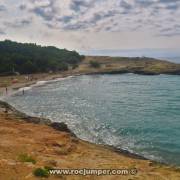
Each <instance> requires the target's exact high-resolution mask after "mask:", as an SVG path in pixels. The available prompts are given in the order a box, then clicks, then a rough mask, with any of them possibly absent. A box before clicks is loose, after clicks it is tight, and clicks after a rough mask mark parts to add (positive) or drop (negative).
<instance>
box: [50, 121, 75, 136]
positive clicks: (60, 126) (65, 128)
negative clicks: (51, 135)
mask: <svg viewBox="0 0 180 180" xmlns="http://www.w3.org/2000/svg"><path fill="white" fill-rule="evenodd" d="M50 126H51V127H52V128H54V129H56V130H58V131H63V132H67V133H70V134H71V135H73V136H76V135H75V134H74V133H73V132H72V131H71V130H70V129H69V128H68V126H67V125H66V124H65V123H63V122H60V123H59V122H52V123H51V124H50Z"/></svg>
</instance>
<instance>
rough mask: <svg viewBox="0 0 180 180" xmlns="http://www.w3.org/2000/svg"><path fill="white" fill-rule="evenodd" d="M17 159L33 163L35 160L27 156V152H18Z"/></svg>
mask: <svg viewBox="0 0 180 180" xmlns="http://www.w3.org/2000/svg"><path fill="white" fill-rule="evenodd" d="M18 159H19V160H20V161H21V162H31V163H33V164H36V160H35V159H33V157H31V156H29V155H28V154H20V155H19V157H18Z"/></svg>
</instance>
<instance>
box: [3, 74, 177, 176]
mask: <svg viewBox="0 0 180 180" xmlns="http://www.w3.org/2000/svg"><path fill="white" fill-rule="evenodd" d="M79 75H90V74H87V73H82V74H80V73H77V74H72V73H67V74H58V75H57V74H56V75H52V76H48V75H47V76H46V77H45V78H44V79H43V78H39V79H37V80H36V81H34V82H31V84H29V83H28V84H29V86H32V85H34V84H36V83H37V82H38V81H51V80H58V79H59V78H67V77H69V76H79ZM91 75H93V73H91ZM26 86H27V83H24V84H23V83H21V84H16V86H11V88H12V90H14V89H15V90H17V89H19V88H23V87H26ZM4 108H8V109H9V110H8V111H9V113H8V114H10V116H11V115H13V117H14V118H13V121H11V120H9V119H7V121H8V122H9V124H13V123H16V120H15V119H20V121H19V120H18V121H19V123H20V124H19V125H21V124H22V125H23V124H24V123H28V124H32V125H31V126H33V124H35V125H36V126H37V130H36V131H42V133H43V132H44V133H46V131H43V130H41V128H42V126H48V127H49V128H52V131H53V133H55V132H57V134H59V135H61V134H64V133H66V134H68V135H69V136H70V139H71V138H72V139H73V140H72V141H75V144H76V146H77V147H76V148H80V147H81V146H82V147H83V148H85V151H84V150H83V151H84V153H85V152H89V153H90V154H94V150H95V151H97V152H96V153H95V158H94V160H93V161H94V162H93V163H92V164H91V163H90V165H88V166H87V167H91V168H93V169H94V168H95V167H96V168H112V167H113V168H118V169H119V168H120V167H123V168H124V167H128V168H129V167H135V168H136V169H137V170H138V171H140V173H139V174H138V175H137V177H138V176H141V175H142V174H144V175H143V178H140V179H144V177H146V174H147V178H149V179H150V177H151V176H152V177H156V176H157V177H156V178H159V179H161V178H160V177H164V178H166V177H167V174H170V175H168V176H172V178H170V179H178V178H177V177H180V170H179V167H178V166H174V165H169V164H166V163H161V162H158V161H153V160H150V159H147V158H144V157H143V156H140V155H138V154H135V153H131V152H129V151H128V150H123V149H120V148H117V147H115V146H110V145H106V144H100V145H99V144H95V143H91V142H88V141H84V140H81V139H80V138H77V137H76V135H75V134H74V133H73V132H72V131H71V130H70V129H69V128H68V126H67V125H66V124H65V123H63V122H61V123H57V122H53V121H51V120H49V119H45V118H38V117H31V116H28V115H27V114H25V113H22V112H20V111H18V110H17V109H16V108H14V107H13V106H11V105H9V104H8V103H7V102H3V101H1V100H0V111H1V109H4ZM0 113H1V112H0ZM5 116H7V115H5ZM8 116H9V115H8ZM7 118H9V117H7ZM6 128H9V127H7V126H5V129H6ZM23 128H24V126H23ZM28 129H29V128H28ZM31 129H32V131H34V127H32V128H31ZM8 131H11V130H8ZM22 131H25V132H26V131H29V130H25V129H22ZM44 133H43V136H44ZM0 134H2V133H1V130H0ZM25 134H26V133H25ZM5 136H6V134H5ZM19 136H21V135H18V138H19ZM32 136H33V135H32ZM46 136H47V138H48V139H49V136H50V134H47V135H46ZM54 141H56V140H53V144H54ZM77 142H80V144H81V143H82V144H83V145H79V144H78V143H77ZM55 144H56V143H55ZM69 144H71V143H70V142H67V146H69ZM23 146H24V145H23ZM51 146H52V148H53V146H54V145H51ZM51 146H50V147H51ZM55 146H57V147H61V146H62V145H61V144H60V145H55ZM63 146H64V145H63ZM73 146H74V145H73ZM79 146H80V147H79ZM84 146H85V147H84ZM0 147H1V143H0ZM48 147H49V146H48ZM90 147H92V149H91V148H90ZM42 148H43V147H42ZM89 148H90V149H89ZM68 151H69V150H68ZM35 152H36V151H35ZM79 152H81V150H79V151H78V152H77V154H78V155H77V156H78V158H77V159H79ZM102 153H105V154H104V155H102V157H101V154H102ZM65 154H66V152H65ZM67 154H68V153H67ZM0 155H1V153H0ZM39 156H40V155H39ZM39 156H38V158H39ZM42 156H43V155H42ZM44 156H45V155H44ZM48 156H49V157H50V158H53V157H54V154H53V153H52V154H49V155H48ZM58 156H59V155H58ZM62 156H63V158H64V156H67V157H68V158H70V159H69V160H67V162H66V163H69V165H68V166H64V168H67V167H74V168H79V167H83V166H82V165H81V166H80V165H78V166H77V163H75V162H76V161H78V160H77V159H74V160H73V162H71V159H72V157H71V155H64V154H63V155H62ZM109 156H110V157H111V156H112V157H111V158H110V159H108V157H109ZM60 157H61V153H60ZM57 158H58V157H57ZM89 158H90V159H91V157H90V155H85V157H84V161H83V162H86V161H88V162H89V161H90V162H91V160H89ZM98 158H100V159H101V160H98V162H96V161H97V159H98ZM113 158H114V161H113V162H111V161H112V159H113ZM118 158H120V159H122V160H117V159H118ZM80 159H81V157H80ZM107 159H108V163H109V165H108V166H105V165H104V166H99V165H98V163H100V162H101V163H102V162H103V161H105V162H104V163H105V164H106V163H107V162H106V161H107ZM39 161H40V160H39ZM126 161H127V162H126ZM57 162H58V161H57ZM80 162H81V161H80ZM101 163H100V164H101ZM124 163H125V165H123V164H124ZM0 164H1V161H0ZM80 164H81V163H80ZM95 164H97V165H96V166H95ZM113 164H114V165H113ZM115 164H116V165H115ZM139 164H140V165H139ZM0 166H1V165H0ZM3 166H4V165H3ZM41 166H42V165H41ZM53 166H54V165H53ZM55 167H59V165H56V166H55ZM60 167H61V166H60ZM85 167H86V166H85ZM144 167H145V168H144ZM33 168H35V167H33ZM2 169H3V168H2ZM27 169H28V170H27V171H28V172H29V167H28V168H27ZM31 171H32V168H31ZM154 171H155V172H154ZM153 173H154V174H153ZM157 174H159V175H157ZM17 175H18V174H17ZM32 176H33V175H32V174H31V178H30V179H33V178H32ZM0 177H1V176H0ZM18 177H19V175H18ZM23 177H24V176H23ZM76 177H77V179H78V177H79V176H76ZM76 177H75V178H74V179H76ZM103 177H104V176H102V179H103ZM106 177H107V176H106ZM126 177H127V176H126ZM126 177H125V179H126ZM129 177H132V176H129ZM117 178H119V176H116V177H115V179H117ZM132 178H133V177H132ZM52 179H53V178H52ZM90 179H91V177H90ZM122 179H123V178H122ZM137 179H138V178H137Z"/></svg>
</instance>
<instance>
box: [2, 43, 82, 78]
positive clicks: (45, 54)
mask: <svg viewBox="0 0 180 180" xmlns="http://www.w3.org/2000/svg"><path fill="white" fill-rule="evenodd" d="M83 58H84V56H81V55H80V54H78V53H77V52H76V51H69V50H66V49H58V48H56V47H53V46H44V47H43V46H40V45H36V44H32V43H17V42H13V41H10V40H5V41H0V74H1V75H2V74H13V73H15V72H18V73H20V74H30V73H41V72H49V71H53V72H58V71H65V70H68V68H69V66H72V67H76V66H77V65H78V63H80V62H81V61H82V60H83Z"/></svg>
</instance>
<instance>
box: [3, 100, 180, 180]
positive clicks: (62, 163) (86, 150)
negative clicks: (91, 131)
mask: <svg viewBox="0 0 180 180" xmlns="http://www.w3.org/2000/svg"><path fill="white" fill-rule="evenodd" d="M0 137H1V140H0V179H2V180H12V179H18V180H25V179H39V178H37V177H35V175H34V174H33V172H34V171H35V170H37V168H44V167H47V166H48V167H51V168H53V169H84V168H86V169H89V168H90V169H128V172H129V175H107V176H95V175H94V176H90V175H88V176H82V175H74V176H73V175H59V176H57V175H50V176H49V177H48V179H70V180H71V179H75V180H76V179H77V180H81V179H90V180H92V179H94V180H96V179H102V180H104V179H105V180H106V179H107V180H108V179H114V180H117V179H127V180H130V179H142V180H146V179H148V180H149V179H150V180H151V179H152V180H154V179H158V180H161V179H162V180H164V179H168V180H178V179H180V170H179V169H178V168H173V167H169V166H166V165H162V164H159V163H155V162H151V161H149V160H145V159H143V158H140V157H138V156H135V155H133V154H129V153H125V152H123V151H122V152H120V151H117V150H116V149H113V148H111V147H108V146H102V145H96V144H92V143H89V142H86V141H83V140H81V139H78V138H77V137H76V136H75V135H74V134H73V132H71V131H70V130H69V129H68V127H67V126H66V125H65V124H64V123H52V122H51V121H50V120H47V119H41V118H35V117H30V116H27V115H26V114H23V113H21V112H19V111H16V109H14V108H13V107H11V106H9V105H8V104H7V103H4V102H0ZM22 157H23V158H22ZM27 157H28V158H27ZM134 169H137V174H136V173H135V175H134V174H133V173H134V171H133V170H134ZM131 170H132V172H133V173H132V174H133V175H132V174H131V173H130V172H131Z"/></svg>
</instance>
